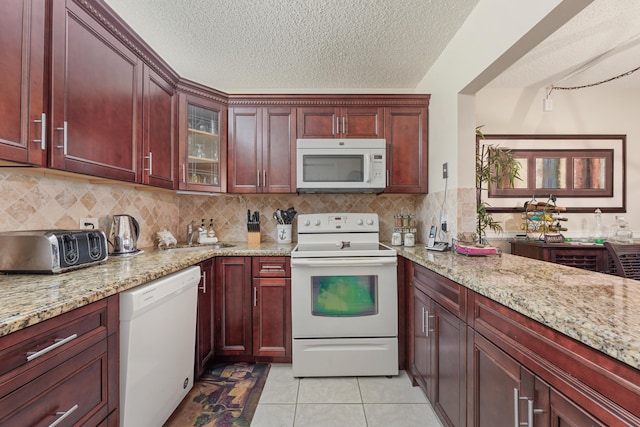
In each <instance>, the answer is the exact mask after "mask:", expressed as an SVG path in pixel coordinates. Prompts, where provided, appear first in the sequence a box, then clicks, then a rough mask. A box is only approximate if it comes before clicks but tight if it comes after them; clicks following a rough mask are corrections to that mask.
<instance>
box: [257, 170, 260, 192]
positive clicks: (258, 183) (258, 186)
mask: <svg viewBox="0 0 640 427" xmlns="http://www.w3.org/2000/svg"><path fill="white" fill-rule="evenodd" d="M256 187H257V188H260V171H258V182H257V183H256Z"/></svg>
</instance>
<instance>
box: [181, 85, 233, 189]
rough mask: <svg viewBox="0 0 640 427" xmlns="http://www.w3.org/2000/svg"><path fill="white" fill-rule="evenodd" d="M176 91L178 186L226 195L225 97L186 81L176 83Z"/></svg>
mask: <svg viewBox="0 0 640 427" xmlns="http://www.w3.org/2000/svg"><path fill="white" fill-rule="evenodd" d="M178 92H179V97H180V99H179V109H178V134H179V144H178V146H179V148H178V151H179V166H178V175H179V185H178V187H179V188H180V189H181V190H192V191H208V192H226V191H227V99H226V95H223V94H222V93H220V92H216V91H213V90H211V89H209V88H206V87H204V86H201V85H199V84H197V83H194V82H189V81H185V80H181V81H180V82H179V83H178Z"/></svg>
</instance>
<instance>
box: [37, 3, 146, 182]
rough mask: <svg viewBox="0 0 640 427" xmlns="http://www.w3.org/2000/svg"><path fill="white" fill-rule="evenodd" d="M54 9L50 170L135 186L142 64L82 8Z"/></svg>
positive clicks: (54, 6)
mask: <svg viewBox="0 0 640 427" xmlns="http://www.w3.org/2000/svg"><path fill="white" fill-rule="evenodd" d="M51 4H52V28H51V30H52V31H51V36H52V52H51V61H52V78H51V84H52V87H51V90H52V103H51V106H52V109H51V132H50V134H49V142H50V144H49V147H50V154H49V155H50V167H52V168H55V169H63V170H66V171H71V172H78V173H83V174H87V175H97V176H101V177H105V178H113V179H118V180H122V181H130V182H135V181H136V177H137V174H138V170H137V168H138V163H137V152H138V149H139V148H138V145H139V144H140V143H141V139H142V126H140V123H139V118H140V117H141V111H142V91H143V88H142V86H143V85H142V82H143V69H142V68H143V67H142V61H141V60H140V59H139V58H138V57H137V56H136V55H135V54H134V52H132V51H131V50H129V49H128V48H127V46H126V45H125V44H124V43H123V42H121V41H120V40H119V39H117V38H116V37H115V36H113V35H112V34H111V33H110V32H108V31H107V30H106V29H105V28H104V27H103V26H102V25H100V24H99V23H98V22H97V21H95V20H94V19H93V18H92V16H90V15H89V14H88V13H87V12H86V11H85V10H84V9H83V8H81V7H80V6H79V5H78V4H76V3H74V2H73V1H71V0H67V1H66V2H65V1H55V2H52V3H51Z"/></svg>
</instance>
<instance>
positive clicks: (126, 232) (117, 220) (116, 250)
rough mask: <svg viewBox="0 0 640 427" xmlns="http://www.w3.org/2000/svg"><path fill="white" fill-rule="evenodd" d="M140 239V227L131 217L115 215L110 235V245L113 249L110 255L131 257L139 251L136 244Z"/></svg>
mask: <svg viewBox="0 0 640 427" xmlns="http://www.w3.org/2000/svg"><path fill="white" fill-rule="evenodd" d="M138 237H140V225H139V224H138V221H136V219H135V218H134V217H132V216H131V215H114V216H113V222H112V223H111V232H110V233H109V243H111V246H112V247H113V251H112V252H110V255H116V256H117V255H130V254H135V253H137V252H139V251H138V248H137V247H136V243H138Z"/></svg>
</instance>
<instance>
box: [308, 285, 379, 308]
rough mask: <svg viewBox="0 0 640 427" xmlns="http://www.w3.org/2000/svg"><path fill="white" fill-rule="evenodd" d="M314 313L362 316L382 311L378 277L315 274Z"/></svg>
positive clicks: (312, 295) (313, 288) (313, 286)
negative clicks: (379, 306)
mask: <svg viewBox="0 0 640 427" xmlns="http://www.w3.org/2000/svg"><path fill="white" fill-rule="evenodd" d="M311 286H312V294H311V299H312V307H311V312H312V314H313V315H314V316H326V317H361V316H372V315H374V314H378V277H377V276H367V275H362V276H312V277H311Z"/></svg>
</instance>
